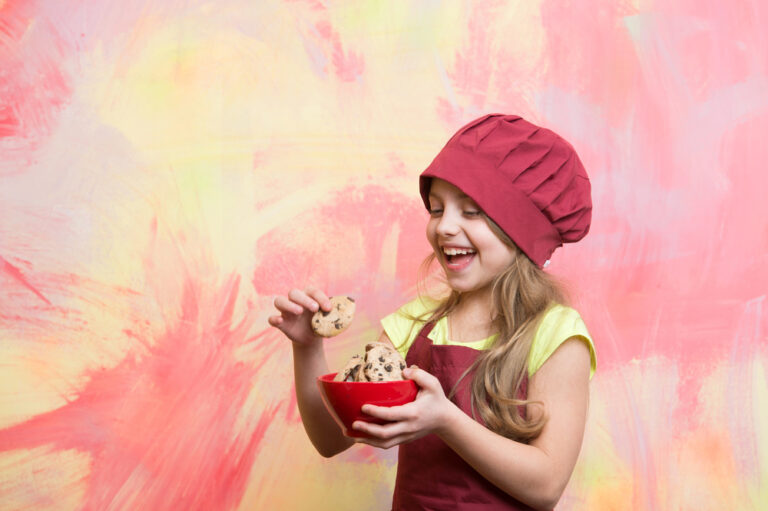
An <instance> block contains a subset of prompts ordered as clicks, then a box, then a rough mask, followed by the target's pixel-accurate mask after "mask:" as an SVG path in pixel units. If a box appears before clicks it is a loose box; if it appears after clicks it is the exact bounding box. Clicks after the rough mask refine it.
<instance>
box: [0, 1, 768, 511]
mask: <svg viewBox="0 0 768 511" xmlns="http://www.w3.org/2000/svg"><path fill="white" fill-rule="evenodd" d="M766 26H768V7H767V6H766V5H765V2H760V1H758V0H737V1H734V2H721V1H714V0H704V1H701V0H700V1H696V2H694V1H691V0H669V1H664V2H644V1H640V0H637V1H634V2H633V1H625V2H619V1H615V2H608V1H598V0H583V1H579V2H575V1H559V0H541V1H517V2H507V1H475V2H416V1H413V2H391V3H390V2H378V1H373V0H369V1H355V2H329V1H325V0H317V1H311V0H307V1H298V0H294V1H282V2H280V1H263V2H249V1H244V0H227V1H220V2H200V1H191V2H190V1H180V0H170V1H164V2H139V1H120V2H118V1H115V0H107V1H102V2H85V1H76V2H55V1H48V2H44V1H32V0H4V1H3V0H0V503H2V505H0V507H1V508H2V509H14V510H47V509H51V510H67V509H73V510H74V509H86V510H103V509H113V510H135V509H142V510H160V509H169V508H173V509H186V510H212V511H225V510H227V511H229V510H245V509H309V508H312V509H333V510H335V511H339V510H353V509H354V510H357V511H359V510H361V509H370V510H380V509H385V508H386V506H387V505H388V503H389V498H390V495H391V491H392V483H393V477H394V468H395V465H394V464H395V453H394V452H390V451H376V450H374V449H371V448H367V447H359V448H354V449H352V450H350V451H348V452H347V453H344V454H343V455H341V456H339V457H337V458H334V459H331V460H324V459H321V458H320V457H319V456H318V455H317V454H316V453H315V452H314V451H313V449H312V447H311V446H310V444H309V442H308V441H307V439H306V437H305V436H304V434H303V430H302V428H301V423H300V419H299V417H298V412H297V410H296V406H295V400H294V394H293V389H292V374H291V361H290V350H289V346H288V345H287V341H285V340H284V339H283V338H281V337H280V336H279V335H277V334H276V333H275V332H274V331H272V330H270V329H269V328H268V327H267V323H266V317H267V316H268V315H269V314H270V313H271V301H272V298H273V295H274V294H276V293H281V292H284V291H285V290H286V289H288V288H289V287H291V286H294V285H302V284H303V283H305V282H313V283H316V284H318V285H320V286H322V287H324V288H325V289H326V290H327V291H328V292H329V293H350V294H353V295H354V296H356V297H357V299H358V304H359V306H358V316H357V319H356V321H355V324H354V326H353V327H352V328H351V330H350V331H348V332H346V333H345V334H343V335H342V336H340V337H339V338H337V339H336V340H334V341H332V342H330V343H329V344H328V351H329V358H330V360H331V363H332V364H340V363H341V362H343V360H344V359H345V358H346V357H347V356H348V355H350V354H351V353H352V352H354V351H356V350H357V349H358V347H359V346H360V344H361V343H363V342H365V341H367V340H369V339H372V338H374V337H376V336H377V334H378V328H379V327H378V326H377V322H378V319H379V318H380V317H381V316H382V315H384V314H386V313H388V312H390V311H391V310H392V309H394V308H395V307H397V306H398V305H399V304H401V303H402V302H403V301H405V300H407V299H409V298H410V297H412V296H413V294H414V292H415V274H416V269H417V267H418V264H419V262H420V261H421V259H422V258H423V256H424V255H426V253H427V245H426V242H425V241H424V240H423V234H422V232H423V226H424V222H425V220H426V216H425V214H424V212H423V211H422V208H421V206H420V203H419V198H418V194H417V188H416V182H417V181H416V177H417V176H418V174H419V173H420V171H421V170H422V169H423V168H424V167H425V166H426V165H427V164H428V163H429V161H430V160H431V158H432V157H433V156H434V154H435V153H436V152H437V151H438V150H439V149H440V147H441V146H442V144H443V143H444V142H445V140H446V139H447V137H448V136H449V135H450V134H451V133H453V131H454V130H455V129H456V128H457V127H458V126H459V125H461V124H462V123H463V122H465V121H467V120H469V119H472V118H474V117H476V116H478V115H480V114H481V113H485V112H491V111H495V112H508V113H518V114H521V115H523V116H525V117H526V118H529V119H530V120H532V121H534V122H539V123H542V124H545V125H547V126H550V127H552V128H553V129H554V130H555V131H557V132H559V133H561V134H562V135H563V136H565V137H566V138H567V139H568V140H570V141H571V142H572V143H573V144H574V145H575V146H576V148H577V149H578V151H579V153H580V154H581V156H582V160H583V161H584V163H585V165H586V166H587V168H588V171H589V173H590V176H591V178H592V183H593V191H594V202H595V212H594V224H593V228H592V231H591V233H590V235H589V236H588V237H587V238H586V239H585V240H584V241H583V242H581V243H579V244H577V245H574V246H568V247H566V248H564V249H561V250H560V251H559V252H558V253H557V254H556V256H555V258H554V260H553V263H552V266H551V270H552V271H553V272H554V273H556V274H558V275H561V276H563V277H564V278H566V279H567V280H568V281H570V282H571V283H572V284H573V287H574V289H575V290H576V296H577V306H578V307H579V308H580V310H581V311H582V313H583V316H584V317H585V319H586V321H587V323H588V325H589V327H590V329H591V331H592V333H593V335H594V337H595V340H596V344H597V348H598V357H599V362H598V363H599V367H598V373H597V375H596V376H595V378H594V380H593V386H592V389H593V390H592V401H591V409H590V420H589V424H588V429H587V434H586V438H585V443H584V448H583V450H582V456H581V459H580V463H579V465H578V467H577V469H576V472H575V473H574V476H573V479H572V481H571V484H570V486H569V487H568V489H567V492H566V494H565V496H564V498H563V499H562V501H561V504H560V506H559V507H558V509H562V510H586V509H589V510H626V509H633V510H657V509H663V510H689V509H691V510H692V509H696V510H710V509H711V510H721V509H739V510H753V509H754V510H757V509H765V508H767V507H768V433H766V432H768V373H767V370H768V364H767V362H768V349H766V346H768V342H766V341H768V319H767V318H768V311H767V309H768V303H766V292H767V290H768V201H766V197H768V195H766V190H768V173H767V172H765V169H764V167H765V163H764V162H765V161H768V144H766V142H765V138H766V134H767V133H768V35H766V34H767V32H766V30H765V27H766ZM169 503H173V506H171V507H169Z"/></svg>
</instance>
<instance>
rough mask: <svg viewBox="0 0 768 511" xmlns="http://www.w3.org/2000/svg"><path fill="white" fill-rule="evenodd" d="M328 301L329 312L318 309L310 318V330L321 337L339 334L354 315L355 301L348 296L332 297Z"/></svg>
mask: <svg viewBox="0 0 768 511" xmlns="http://www.w3.org/2000/svg"><path fill="white" fill-rule="evenodd" d="M330 301H331V310H330V311H324V310H322V309H320V310H319V311H317V312H315V314H314V315H313V316H312V330H313V331H314V332H315V333H316V334H317V335H319V336H321V337H333V336H334V335H338V334H340V333H341V332H343V331H344V330H346V328H347V327H348V326H349V325H350V324H351V323H352V318H353V317H354V315H355V301H354V300H353V299H352V298H350V297H349V296H332V297H330Z"/></svg>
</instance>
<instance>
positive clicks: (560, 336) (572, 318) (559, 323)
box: [528, 305, 597, 379]
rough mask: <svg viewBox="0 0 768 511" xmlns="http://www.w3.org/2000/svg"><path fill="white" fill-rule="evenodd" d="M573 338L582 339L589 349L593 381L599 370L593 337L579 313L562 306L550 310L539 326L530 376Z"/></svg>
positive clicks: (531, 353) (529, 368)
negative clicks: (563, 344)
mask: <svg viewBox="0 0 768 511" xmlns="http://www.w3.org/2000/svg"><path fill="white" fill-rule="evenodd" d="M571 337H577V338H579V339H581V340H582V341H584V343H585V344H586V345H587V348H589V357H590V368H589V378H590V379H592V376H593V375H594V374H595V370H596V368H597V356H596V353H595V346H594V343H593V342H592V336H590V335H589V331H588V330H587V325H585V324H584V321H583V320H582V319H581V316H580V315H579V313H578V312H577V311H576V310H574V309H572V308H570V307H565V306H562V305H557V306H555V307H553V308H552V309H550V310H549V312H547V314H546V315H545V316H544V318H543V319H542V320H541V323H540V324H539V328H538V330H537V331H536V335H535V336H534V338H533V344H532V345H531V351H530V355H529V359H528V376H531V375H533V374H534V373H535V372H536V371H538V370H539V369H540V368H541V366H542V365H544V362H546V361H547V359H549V357H550V356H551V355H552V353H554V352H555V350H556V349H557V348H559V347H560V345H561V344H562V343H564V342H565V341H567V340H568V339H570V338H571Z"/></svg>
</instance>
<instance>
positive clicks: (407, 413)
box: [269, 114, 595, 511]
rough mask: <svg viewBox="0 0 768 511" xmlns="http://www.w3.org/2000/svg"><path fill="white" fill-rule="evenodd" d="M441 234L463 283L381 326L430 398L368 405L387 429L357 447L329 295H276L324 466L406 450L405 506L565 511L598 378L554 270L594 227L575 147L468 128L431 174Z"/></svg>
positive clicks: (505, 127) (400, 488)
mask: <svg viewBox="0 0 768 511" xmlns="http://www.w3.org/2000/svg"><path fill="white" fill-rule="evenodd" d="M420 191H421V196H422V199H423V201H424V205H425V206H426V208H427V210H428V211H429V215H430V216H429V221H428V223H427V239H428V240H429V242H430V244H431V245H432V248H433V251H434V253H433V254H432V255H431V256H430V259H429V260H428V261H429V262H431V261H432V260H435V259H436V260H437V261H438V262H439V263H440V266H441V267H442V270H443V272H444V274H445V280H446V281H447V284H448V286H449V288H450V294H449V296H448V297H447V298H445V299H443V300H440V301H435V300H431V299H426V298H423V299H418V300H415V301H413V302H410V303H408V304H406V305H405V306H403V307H402V308H401V309H400V310H399V311H397V312H395V313H394V314H391V315H390V316H387V317H386V318H384V319H383V320H382V326H383V329H384V332H383V333H382V334H381V339H380V341H381V342H391V343H393V344H394V345H395V346H396V347H397V348H398V349H399V350H400V352H401V353H402V354H403V355H404V357H405V359H406V362H407V364H408V366H409V367H408V369H406V370H405V371H404V375H405V377H406V378H409V379H412V380H414V381H415V382H416V384H417V385H418V386H419V387H420V390H419V394H418V396H417V398H416V400H415V401H414V402H412V403H409V404H407V405H404V406H398V407H391V408H386V407H376V406H372V405H365V406H364V407H363V412H365V413H367V414H370V415H372V416H374V417H379V418H381V419H385V420H387V421H389V422H388V423H387V424H384V425H375V424H370V423H366V422H356V423H355V424H354V427H355V428H356V429H359V430H360V431H363V432H365V433H367V434H368V435H370V438H362V439H355V440H353V439H351V438H348V437H346V436H344V435H343V434H342V433H341V431H340V429H339V428H338V426H337V425H336V423H335V422H334V421H333V419H332V418H331V416H330V415H329V414H328V412H327V411H326V409H325V407H324V406H323V403H322V401H321V398H320V395H319V391H318V389H317V386H316V384H315V379H316V378H317V377H318V376H320V375H322V374H326V373H328V372H329V370H328V365H327V363H326V360H325V354H324V351H323V340H322V339H321V338H318V337H316V336H315V335H314V334H313V333H312V330H311V328H310V325H309V317H310V316H311V315H312V314H313V313H314V312H315V311H317V310H318V309H323V310H330V303H329V301H328V297H327V296H326V295H325V294H324V293H323V292H322V291H321V290H319V289H316V288H312V287H310V288H307V289H305V290H303V291H301V290H298V289H294V290H292V291H290V292H289V293H288V295H287V296H281V297H278V298H277V299H276V300H275V306H276V308H277V309H278V311H279V313H280V314H279V315H275V316H272V317H270V318H269V322H270V324H271V325H272V326H274V327H277V328H279V329H280V330H281V331H282V332H283V333H284V334H285V335H286V336H287V337H288V338H289V339H291V341H293V343H292V344H293V354H294V371H295V379H296V394H297V399H298V405H299V411H300V413H301V417H302V420H303V423H304V427H305V429H306V432H307V434H308V436H309V438H310V440H311V441H312V443H313V444H314V446H315V447H316V448H317V450H318V451H319V452H320V454H322V455H323V456H326V457H330V456H333V455H335V454H337V453H339V452H341V451H343V450H345V449H347V448H349V447H350V446H351V445H352V444H353V443H354V442H355V441H358V442H365V443H368V444H370V445H373V446H376V447H381V448H390V447H393V446H396V445H397V446H399V454H398V471H397V479H396V484H395V493H394V498H393V504H392V509H393V510H417V509H429V510H440V511H442V510H449V509H456V510H501V509H504V510H523V509H525V510H527V509H552V508H553V507H554V506H555V505H556V503H557V502H558V500H559V498H560V496H561V495H562V493H563V490H564V489H565V486H566V484H567V482H568V480H569V478H570V475H571V472H572V471H573V467H574V464H575V463H576V459H577V457H578V454H579V450H580V448H581V442H582V437H583V434H584V425H585V421H586V415H587V407H588V401H589V380H590V378H591V376H592V374H593V372H594V369H595V353H594V347H593V345H592V341H591V339H590V337H589V333H588V332H587V329H586V327H585V326H584V323H583V322H582V321H581V318H580V317H579V315H578V313H577V312H576V311H575V310H574V309H572V308H569V307H567V306H565V305H564V298H563V293H562V292H561V291H560V289H559V288H558V285H557V284H556V283H555V281H554V280H553V279H552V278H551V277H550V276H549V275H548V274H547V273H545V272H544V271H543V268H544V267H545V266H546V264H547V262H548V259H549V257H550V256H551V254H552V252H553V251H554V250H555V249H556V248H557V247H559V246H561V245H562V243H563V242H573V241H578V240H579V239H581V238H582V237H584V236H585V235H586V233H587V231H588V230H589V225H590V219H591V210H592V206H591V199H590V185H589V180H588V178H587V175H586V172H585V171H584V168H583V166H582V164H581V162H580V161H579V158H578V156H577V155H576V153H575V151H574V150H573V148H572V147H571V146H570V145H569V144H568V143H567V142H566V141H564V140H563V139H562V138H561V137H559V136H558V135H556V134H555V133H553V132H551V131H549V130H547V129H544V128H540V127H538V126H535V125H533V124H531V123H529V122H527V121H525V120H524V119H522V118H520V117H517V116H507V115H496V114H493V115H487V116H484V117H482V118H480V119H477V120H475V121H473V122H471V123H469V124H468V125H466V126H464V127H463V128H462V129H460V130H459V131H458V132H457V133H456V134H455V135H454V136H453V137H452V138H451V139H450V140H449V141H448V143H447V144H446V146H445V147H444V148H443V150H442V151H441V152H440V153H439V154H438V155H437V157H436V158H435V160H434V161H433V162H432V164H431V165H430V166H429V167H428V168H427V170H426V171H424V172H423V173H422V175H421V177H420Z"/></svg>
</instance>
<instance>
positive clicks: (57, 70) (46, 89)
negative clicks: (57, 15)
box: [0, 0, 72, 148]
mask: <svg viewBox="0 0 768 511" xmlns="http://www.w3.org/2000/svg"><path fill="white" fill-rule="evenodd" d="M70 52H71V48H70V45H69V44H67V43H66V42H65V41H64V40H63V38H62V37H61V36H60V35H59V33H58V32H57V30H56V26H55V24H54V23H52V22H51V21H50V20H48V19H46V18H45V17H43V16H41V15H39V13H37V12H36V5H35V2H31V1H24V0H8V1H6V2H4V3H2V4H0V69H2V70H3V72H2V73H0V90H1V91H3V93H2V94H1V95H0V138H2V137H18V138H21V139H24V140H26V141H27V142H28V143H29V144H31V145H32V147H31V148H34V145H35V144H36V143H37V142H38V141H39V139H40V138H41V137H44V136H46V135H48V134H49V133H51V131H52V128H53V124H54V121H55V118H56V117H57V113H58V112H59V110H60V109H61V107H62V106H63V105H64V104H65V102H66V101H67V100H68V99H69V97H70V95H71V93H72V87H71V84H70V77H69V76H68V74H67V72H66V71H65V70H64V69H65V65H66V61H67V55H68V54H69V53H70Z"/></svg>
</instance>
